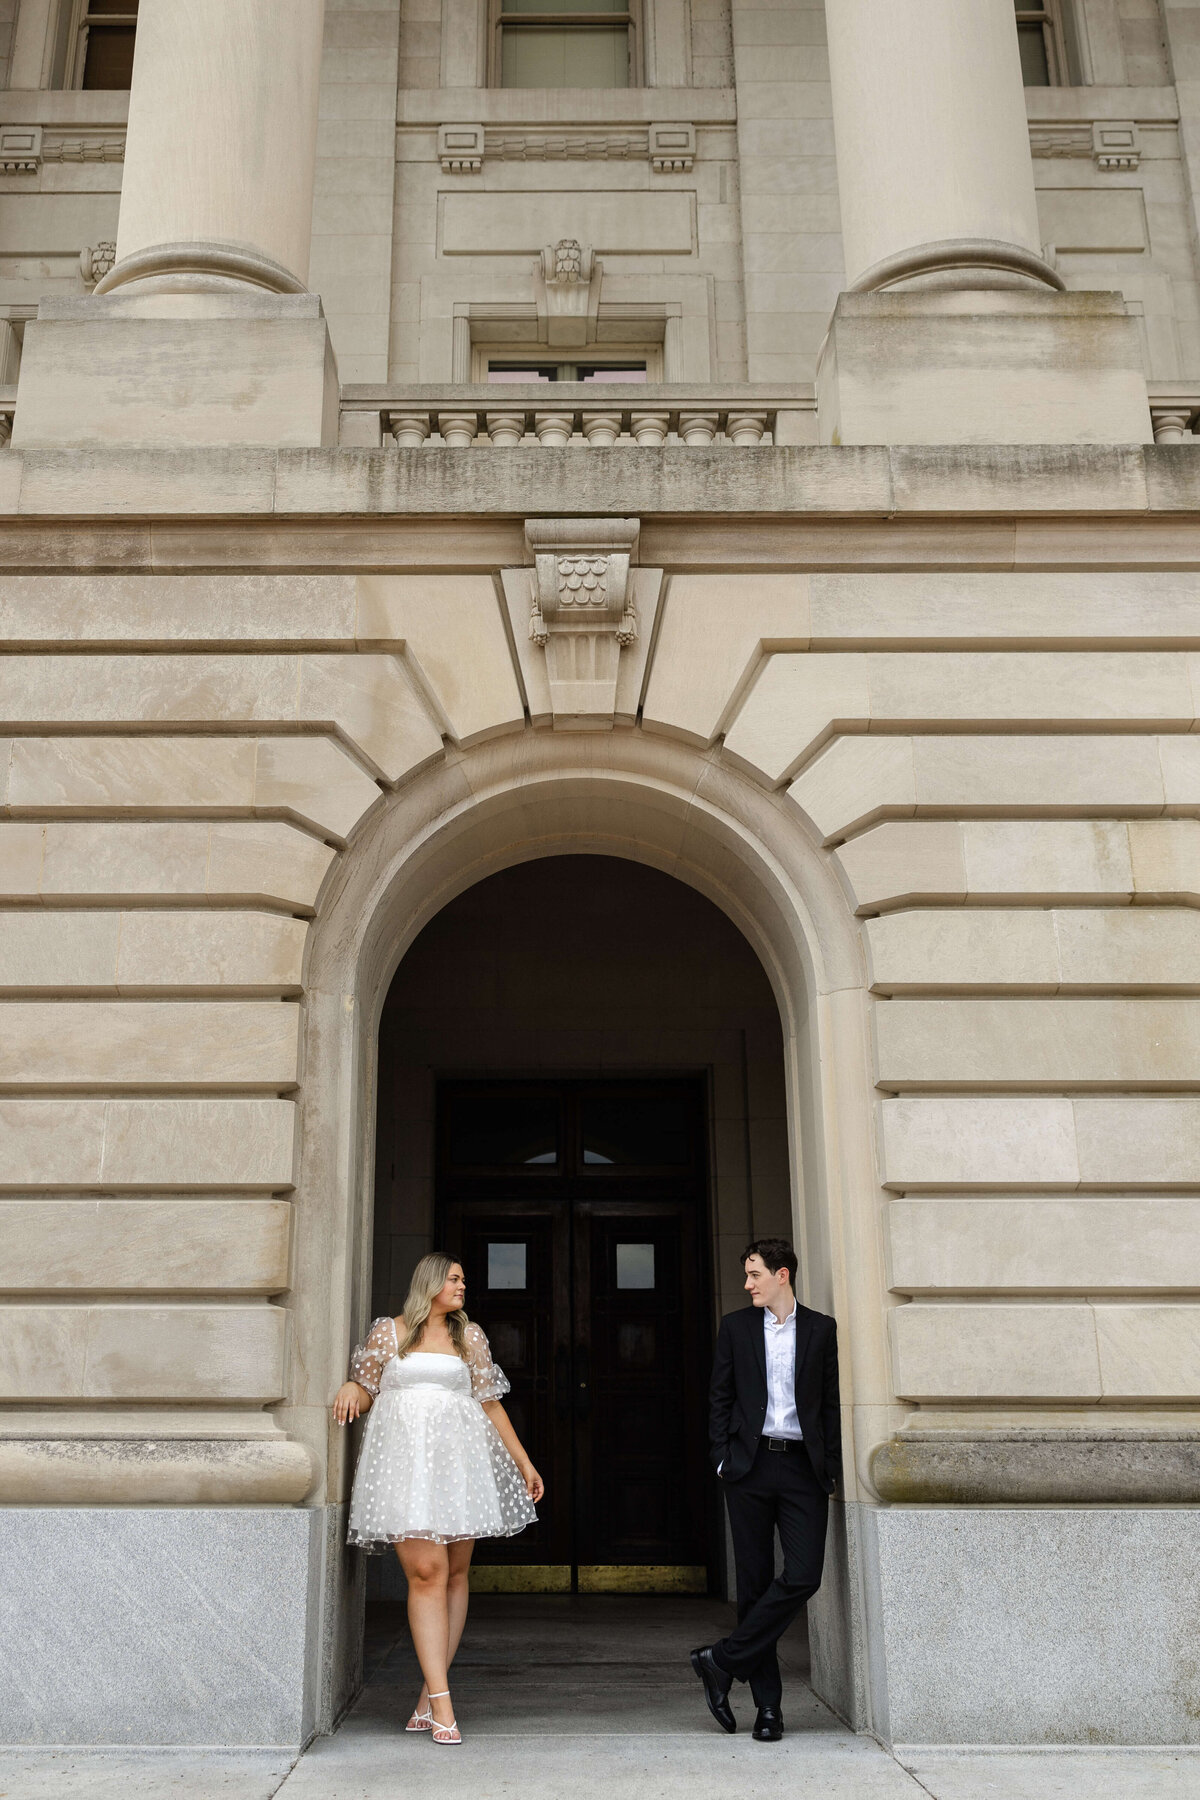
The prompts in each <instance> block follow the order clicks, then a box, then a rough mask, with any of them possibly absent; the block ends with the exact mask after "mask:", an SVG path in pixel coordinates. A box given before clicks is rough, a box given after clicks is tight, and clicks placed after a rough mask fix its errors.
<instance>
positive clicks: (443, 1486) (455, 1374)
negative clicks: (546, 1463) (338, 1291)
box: [347, 1319, 537, 1550]
mask: <svg viewBox="0 0 1200 1800" xmlns="http://www.w3.org/2000/svg"><path fill="white" fill-rule="evenodd" d="M465 1347H466V1352H467V1360H466V1361H465V1362H464V1361H463V1360H462V1358H461V1357H458V1356H452V1355H449V1354H446V1353H443V1352H433V1351H427V1350H410V1351H409V1353H408V1355H407V1356H404V1357H401V1356H398V1355H397V1354H396V1351H397V1343H396V1324H395V1320H394V1319H376V1321H375V1323H374V1325H372V1327H371V1330H370V1332H369V1334H368V1336H367V1339H366V1342H365V1343H363V1344H361V1345H360V1346H359V1348H358V1349H357V1350H356V1351H355V1352H354V1356H353V1357H352V1359H351V1362H350V1378H351V1380H352V1381H357V1382H358V1383H359V1384H360V1385H361V1386H362V1387H364V1388H366V1390H367V1392H368V1393H369V1394H373V1395H374V1396H375V1401H374V1404H373V1405H372V1407H371V1410H370V1412H369V1413H368V1414H367V1420H366V1427H365V1430H364V1434H363V1442H362V1449H361V1451H360V1453H359V1458H358V1468H357V1470H356V1471H355V1475H354V1491H353V1493H352V1495H351V1498H350V1529H349V1532H348V1534H347V1541H348V1542H349V1543H351V1544H358V1545H361V1546H362V1547H363V1548H364V1549H367V1550H378V1549H381V1548H382V1547H383V1545H385V1544H395V1543H399V1542H400V1540H401V1539H402V1538H425V1539H427V1540H428V1541H429V1542H430V1543H434V1544H456V1543H460V1542H461V1541H462V1540H463V1539H465V1538H489V1537H513V1536H514V1535H515V1534H516V1533H517V1532H518V1531H523V1530H524V1529H525V1527H526V1525H530V1524H532V1523H533V1521H534V1520H535V1519H536V1518H537V1513H536V1512H535V1511H534V1506H533V1502H532V1501H531V1500H530V1498H529V1495H528V1494H527V1493H526V1491H525V1483H524V1481H523V1480H522V1479H521V1474H520V1471H519V1470H518V1468H517V1465H516V1463H515V1462H514V1461H513V1459H512V1457H511V1456H510V1455H509V1453H508V1451H507V1450H506V1449H505V1447H504V1442H503V1440H502V1438H501V1436H500V1433H499V1432H498V1431H497V1430H496V1427H495V1426H494V1425H493V1424H492V1421H491V1420H490V1419H489V1418H488V1416H487V1414H486V1413H485V1412H484V1410H483V1404H482V1403H483V1402H484V1401H485V1400H499V1399H501V1398H502V1396H503V1395H505V1394H507V1393H508V1390H509V1384H508V1382H507V1380H506V1379H505V1376H504V1373H503V1371H502V1370H501V1369H498V1368H497V1367H496V1364H495V1363H494V1362H493V1361H492V1357H491V1351H490V1349H489V1347H488V1341H487V1338H486V1336H485V1335H484V1333H483V1331H482V1330H481V1329H480V1327H479V1326H478V1325H468V1326H467V1331H466V1346H465Z"/></svg>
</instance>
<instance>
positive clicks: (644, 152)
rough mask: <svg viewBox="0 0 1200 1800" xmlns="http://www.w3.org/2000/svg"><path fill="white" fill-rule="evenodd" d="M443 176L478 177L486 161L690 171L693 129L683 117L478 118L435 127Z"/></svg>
mask: <svg viewBox="0 0 1200 1800" xmlns="http://www.w3.org/2000/svg"><path fill="white" fill-rule="evenodd" d="M437 154H438V161H439V162H440V164H441V166H442V173H443V175H478V174H479V173H480V171H481V170H482V168H483V164H484V159H485V157H486V158H490V159H491V160H493V161H496V162H646V161H649V164H650V167H651V169H652V170H653V172H654V173H655V174H656V175H686V174H690V173H691V170H692V167H693V165H694V163H695V159H696V127H695V125H694V124H693V123H692V122H691V121H690V120H686V119H677V120H669V121H658V122H654V123H651V124H649V125H619V126H599V125H598V126H594V127H592V128H591V129H586V130H563V129H562V128H561V127H554V126H523V127H520V128H516V127H513V126H496V125H488V126H485V125H483V124H482V123H480V122H479V121H477V120H476V121H472V122H469V123H455V124H447V125H439V126H438V141H437Z"/></svg>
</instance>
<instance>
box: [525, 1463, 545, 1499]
mask: <svg viewBox="0 0 1200 1800" xmlns="http://www.w3.org/2000/svg"><path fill="white" fill-rule="evenodd" d="M521 1474H522V1476H523V1477H524V1480H525V1492H526V1493H527V1494H528V1495H529V1498H530V1499H531V1500H532V1501H533V1504H534V1505H535V1506H536V1505H537V1503H538V1501H539V1500H540V1499H541V1497H542V1495H543V1494H544V1493H545V1491H546V1484H545V1482H544V1481H543V1480H542V1478H541V1476H540V1475H539V1474H538V1472H537V1470H536V1469H535V1468H534V1466H533V1464H532V1463H531V1462H527V1463H526V1464H525V1465H524V1467H523V1468H522V1470H521Z"/></svg>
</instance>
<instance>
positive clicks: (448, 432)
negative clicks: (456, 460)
mask: <svg viewBox="0 0 1200 1800" xmlns="http://www.w3.org/2000/svg"><path fill="white" fill-rule="evenodd" d="M438 430H439V431H440V432H441V434H442V441H443V443H444V444H445V445H446V446H447V448H448V449H450V450H467V449H469V448H470V446H471V445H472V444H473V443H474V442H475V433H476V432H477V431H478V430H479V420H478V418H477V417H476V416H475V414H474V413H473V412H444V413H439V414H438Z"/></svg>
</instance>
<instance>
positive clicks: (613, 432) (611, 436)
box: [583, 412, 621, 448]
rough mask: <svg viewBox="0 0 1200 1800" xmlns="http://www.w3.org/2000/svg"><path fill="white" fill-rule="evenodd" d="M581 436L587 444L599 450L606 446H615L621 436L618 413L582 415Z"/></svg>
mask: <svg viewBox="0 0 1200 1800" xmlns="http://www.w3.org/2000/svg"><path fill="white" fill-rule="evenodd" d="M583 435H584V437H585V438H586V439H587V441H588V443H589V444H594V445H596V446H597V447H600V448H603V447H605V446H607V445H608V444H615V443H616V441H617V439H618V438H619V437H620V435H621V415H620V413H619V412H600V413H591V412H586V413H584V415H583Z"/></svg>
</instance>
